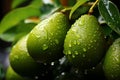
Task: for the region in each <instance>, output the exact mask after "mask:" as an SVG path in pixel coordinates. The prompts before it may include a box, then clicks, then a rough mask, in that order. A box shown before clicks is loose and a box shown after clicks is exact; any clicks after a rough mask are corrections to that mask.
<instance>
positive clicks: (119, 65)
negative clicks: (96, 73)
mask: <svg viewBox="0 0 120 80" xmlns="http://www.w3.org/2000/svg"><path fill="white" fill-rule="evenodd" d="M103 69H104V72H105V76H106V77H107V78H108V80H120V38H118V39H117V40H115V42H114V43H113V44H112V45H111V46H110V48H109V49H108V51H107V53H106V56H105V60H104V64H103Z"/></svg>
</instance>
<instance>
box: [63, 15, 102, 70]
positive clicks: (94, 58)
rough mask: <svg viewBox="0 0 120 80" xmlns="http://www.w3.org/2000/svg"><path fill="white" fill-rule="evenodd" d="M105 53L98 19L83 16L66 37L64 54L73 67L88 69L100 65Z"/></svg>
mask: <svg viewBox="0 0 120 80" xmlns="http://www.w3.org/2000/svg"><path fill="white" fill-rule="evenodd" d="M103 53H104V37H103V34H102V29H101V27H100V25H99V23H98V21H97V19H96V18H95V17H94V16H93V15H87V14H86V15H83V16H81V17H80V18H79V19H78V20H77V21H76V22H75V23H74V24H73V25H72V27H71V29H70V30H69V31H68V33H67V35H66V38H65V43H64V54H65V55H66V56H67V58H68V60H69V61H70V62H71V63H72V64H73V65H75V66H78V67H80V68H83V69H86V68H91V67H93V66H95V65H96V64H98V63H99V61H100V60H101V58H102V56H103Z"/></svg>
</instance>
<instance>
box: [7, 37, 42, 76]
mask: <svg viewBox="0 0 120 80" xmlns="http://www.w3.org/2000/svg"><path fill="white" fill-rule="evenodd" d="M27 38H28V35H27V36H25V37H23V38H22V39H20V40H19V41H18V42H17V43H16V44H15V45H14V46H13V48H12V50H11V53H10V56H9V60H10V65H11V67H12V68H13V69H14V70H15V72H17V73H18V74H20V75H22V76H25V77H32V78H33V77H35V76H36V75H38V74H39V73H40V72H41V71H42V70H43V67H44V66H43V65H42V64H38V63H37V62H35V61H34V60H33V59H32V57H31V56H30V55H29V53H28V51H27V47H26V41H27Z"/></svg>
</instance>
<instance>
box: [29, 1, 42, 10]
mask: <svg viewBox="0 0 120 80" xmlns="http://www.w3.org/2000/svg"><path fill="white" fill-rule="evenodd" d="M42 5H43V1H42V0H33V1H32V2H31V3H30V4H29V6H31V7H34V8H38V9H39V8H40V7H41V6H42Z"/></svg>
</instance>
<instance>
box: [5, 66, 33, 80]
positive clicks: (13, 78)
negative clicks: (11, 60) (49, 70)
mask: <svg viewBox="0 0 120 80" xmlns="http://www.w3.org/2000/svg"><path fill="white" fill-rule="evenodd" d="M5 80H33V79H28V78H25V77H22V76H20V75H19V74H17V73H16V72H15V71H14V70H13V69H12V67H11V66H9V67H8V68H7V71H6V76H5Z"/></svg>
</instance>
